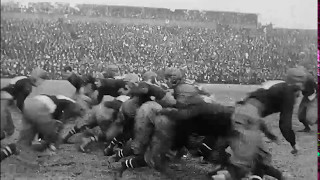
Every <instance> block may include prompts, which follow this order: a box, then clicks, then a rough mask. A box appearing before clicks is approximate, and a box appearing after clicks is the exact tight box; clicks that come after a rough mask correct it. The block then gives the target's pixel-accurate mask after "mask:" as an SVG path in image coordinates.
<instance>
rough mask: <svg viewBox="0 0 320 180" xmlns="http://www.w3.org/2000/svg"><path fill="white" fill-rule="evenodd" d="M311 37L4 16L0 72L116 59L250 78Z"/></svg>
mask: <svg viewBox="0 0 320 180" xmlns="http://www.w3.org/2000/svg"><path fill="white" fill-rule="evenodd" d="M310 44H311V45H312V44H315V42H313V40H312V38H310V36H304V35H302V34H299V33H297V32H292V33H282V34H278V35H275V34H272V35H268V34H266V33H260V34H258V35H251V34H250V33H248V32H247V31H246V30H244V29H234V28H231V27H229V26H226V25H220V26H219V27H218V28H217V29H208V28H201V27H197V28H191V27H178V26H156V25H128V24H109V23H106V22H104V23H100V22H80V21H77V22H73V21H68V20H65V19H59V20H53V19H37V20H35V19H24V20H22V19H13V18H12V19H10V18H4V19H1V64H2V65H1V76H2V77H10V76H15V75H28V74H29V73H30V71H31V70H32V69H33V68H34V67H36V66H40V67H41V68H44V69H45V70H47V71H48V72H49V73H50V76H51V78H52V79H60V78H61V69H63V67H65V66H66V65H70V66H72V67H73V68H74V69H75V70H76V71H78V72H81V73H97V72H101V71H103V70H104V68H105V67H106V66H107V65H108V64H117V65H119V66H120V68H121V71H122V73H127V72H135V73H139V74H141V73H143V72H145V71H147V70H153V71H160V70H162V69H163V68H164V67H168V66H179V67H184V70H185V72H186V76H187V78H190V79H195V80H196V81H198V82H209V83H241V84H256V83H260V82H262V81H264V80H271V79H281V78H282V77H283V76H284V74H285V72H286V69H287V68H288V67H291V66H293V65H295V64H299V63H300V62H299V53H300V52H301V51H303V50H304V49H305V47H308V48H309V45H310ZM314 47H316V46H315V45H314ZM314 47H313V46H311V48H314ZM311 50H312V49H310V51H311ZM310 51H309V52H310ZM312 52H315V50H314V51H312ZM307 56H308V57H309V58H312V57H314V56H315V57H316V54H314V55H313V54H312V55H310V53H308V54H307ZM270 72H272V73H270Z"/></svg>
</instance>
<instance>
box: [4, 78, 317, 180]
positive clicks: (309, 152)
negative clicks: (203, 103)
mask: <svg viewBox="0 0 320 180" xmlns="http://www.w3.org/2000/svg"><path fill="white" fill-rule="evenodd" d="M7 83H8V80H6V79H2V80H1V86H2V87H3V86H4V85H6V84H7ZM206 86H208V88H209V89H210V91H212V92H213V93H215V96H216V98H217V99H218V101H220V102H223V103H226V104H230V103H232V102H233V101H235V100H239V99H241V98H243V97H244V96H245V94H246V92H248V91H252V90H254V89H255V88H256V86H240V85H238V86H233V85H206ZM73 91H74V89H73V88H72V87H71V86H70V85H68V84H66V82H63V81H47V82H45V83H44V84H43V85H42V86H40V87H38V88H37V89H34V92H33V93H32V95H31V96H33V95H35V94H39V93H48V94H64V95H67V96H70V95H71V94H72V93H73ZM297 103H299V101H298V102H297ZM296 108H297V106H296ZM13 118H14V123H15V125H16V132H15V134H14V135H13V136H12V137H11V138H10V139H7V140H4V142H2V144H6V143H9V142H12V141H15V140H16V139H17V135H18V133H19V129H20V124H21V115H20V114H19V113H18V112H13ZM293 118H294V119H293V129H294V130H295V131H296V130H298V129H301V128H302V125H301V124H300V123H299V122H298V120H297V116H296V109H295V113H294V117H293ZM265 120H266V122H267V123H268V125H269V126H270V127H271V128H272V130H273V131H274V132H275V133H276V134H278V135H279V137H280V140H281V144H280V145H276V144H273V143H267V147H268V149H269V150H270V152H271V153H272V155H273V164H274V165H275V166H276V167H278V168H280V169H281V170H282V171H284V172H287V173H290V174H291V175H292V179H297V180H316V177H317V143H316V142H317V134H316V126H314V127H313V128H312V129H313V131H312V132H311V133H298V132H297V133H296V136H297V142H298V143H299V145H300V147H301V151H300V153H299V154H298V155H297V156H293V155H291V153H290V151H291V147H290V145H289V144H288V143H287V142H286V141H285V140H284V138H283V137H282V135H281V134H280V130H279V128H278V114H276V115H272V116H270V117H267V118H266V119H265ZM78 139H79V137H74V138H72V140H74V141H77V140H78ZM41 161H44V162H45V163H44V164H43V165H42V166H41V167H38V168H30V167H26V166H25V165H23V164H21V163H19V161H17V160H16V158H15V157H14V156H12V157H10V158H8V159H6V160H4V161H3V162H2V163H1V179H13V176H15V177H16V179H19V178H18V177H20V178H24V179H64V178H65V179H114V175H113V173H112V171H111V170H108V169H107V168H106V167H105V166H104V163H105V162H106V161H107V158H106V157H104V156H103V155H102V152H101V151H100V150H99V151H93V152H91V153H90V154H84V153H80V152H78V151H77V150H76V148H75V146H74V145H62V146H61V149H60V150H58V152H57V155H53V156H50V157H43V158H42V159H41ZM186 161H188V163H187V164H186V165H185V166H182V168H181V169H179V170H175V171H176V173H175V177H176V179H184V180H201V179H205V173H206V172H207V171H208V170H209V169H210V168H211V166H210V165H207V164H202V163H200V161H199V159H188V160H186ZM122 179H125V180H129V179H145V180H148V179H165V178H164V177H163V176H161V175H159V173H157V172H155V171H153V170H151V169H149V168H140V169H136V170H134V171H133V170H128V171H125V172H124V175H123V178H122Z"/></svg>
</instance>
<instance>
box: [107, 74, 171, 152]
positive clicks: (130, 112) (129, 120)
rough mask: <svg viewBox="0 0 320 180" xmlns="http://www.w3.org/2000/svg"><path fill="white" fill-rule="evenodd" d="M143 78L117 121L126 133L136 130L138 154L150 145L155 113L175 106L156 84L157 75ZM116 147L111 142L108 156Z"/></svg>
mask: <svg viewBox="0 0 320 180" xmlns="http://www.w3.org/2000/svg"><path fill="white" fill-rule="evenodd" d="M142 78H143V79H142V80H143V81H141V82H139V83H138V85H137V86H133V87H132V88H131V89H130V91H129V95H130V96H132V98H131V99H130V100H128V101H126V102H124V103H123V105H122V107H121V111H120V113H121V114H120V115H119V119H118V121H117V122H118V124H122V125H123V126H124V128H125V129H126V130H124V132H126V131H127V132H128V131H129V132H132V130H133V129H135V132H134V134H135V138H134V140H133V142H132V146H133V147H134V148H133V149H135V151H136V154H140V153H141V152H143V151H144V150H142V149H143V147H141V146H145V145H146V144H147V143H148V137H149V135H148V133H151V132H152V128H151V126H152V125H151V124H152V122H151V120H152V117H153V116H154V115H155V112H156V111H157V110H160V109H161V108H162V106H172V105H174V104H175V100H174V99H173V97H172V95H170V93H169V92H166V91H165V90H163V89H162V88H161V87H159V86H158V85H157V84H156V78H157V74H156V73H154V72H146V73H144V74H143V77H142ZM153 100H154V101H153ZM161 105H162V106H161ZM122 125H118V126H116V124H114V128H115V129H116V127H117V128H120V127H121V126H122ZM133 126H135V128H133ZM150 128H151V129H150ZM145 133H146V134H145ZM115 136H116V135H111V136H110V137H115ZM128 136H132V135H128ZM110 137H108V138H110ZM114 145H115V143H114V142H112V141H111V143H110V145H109V146H108V147H107V149H106V155H111V153H112V149H113V147H114ZM137 149H139V150H137ZM128 155H129V154H128ZM123 156H126V154H124V155H123ZM120 158H121V157H120Z"/></svg>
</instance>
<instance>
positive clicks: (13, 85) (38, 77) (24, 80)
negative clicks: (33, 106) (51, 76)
mask: <svg viewBox="0 0 320 180" xmlns="http://www.w3.org/2000/svg"><path fill="white" fill-rule="evenodd" d="M44 79H47V72H46V71H44V70H42V69H40V68H36V69H34V70H33V71H32V72H31V75H30V77H26V76H18V77H15V78H13V79H11V81H10V84H9V85H8V86H6V87H4V88H2V89H1V91H6V92H8V93H9V94H10V95H11V96H12V97H13V99H14V100H16V101H17V104H16V105H17V107H18V108H19V109H20V111H22V110H23V102H24V100H25V99H26V98H27V96H29V94H30V93H31V92H32V86H35V87H37V86H39V85H40V84H41V83H42V82H43V80H44Z"/></svg>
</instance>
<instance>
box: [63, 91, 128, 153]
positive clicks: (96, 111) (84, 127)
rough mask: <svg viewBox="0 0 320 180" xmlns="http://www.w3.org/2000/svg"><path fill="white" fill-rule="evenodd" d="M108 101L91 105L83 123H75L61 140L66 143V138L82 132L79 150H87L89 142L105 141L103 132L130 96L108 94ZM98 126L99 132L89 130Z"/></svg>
mask: <svg viewBox="0 0 320 180" xmlns="http://www.w3.org/2000/svg"><path fill="white" fill-rule="evenodd" d="M109 97H110V99H108V101H102V102H101V103H100V104H99V105H96V106H93V108H92V110H91V111H90V112H89V115H88V116H87V117H86V119H85V120H84V123H82V124H80V125H75V126H74V127H73V128H71V130H70V131H68V133H67V134H66V136H64V137H63V142H64V143H67V141H68V139H69V138H70V137H72V136H73V135H74V134H76V133H79V132H84V133H85V137H84V138H83V139H82V142H81V144H80V146H79V149H80V151H82V152H87V149H86V147H87V146H88V145H89V144H90V143H91V142H97V141H103V142H104V141H105V138H106V137H105V133H106V131H107V130H108V128H109V126H110V124H111V123H112V122H113V121H114V120H115V119H116V117H117V113H118V111H119V109H120V106H121V104H122V103H123V102H125V101H126V100H128V99H129V98H130V97H128V96H125V95H122V96H119V97H117V98H113V97H111V96H109ZM97 126H99V127H100V133H99V134H95V133H93V132H91V131H90V129H92V128H94V127H97Z"/></svg>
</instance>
